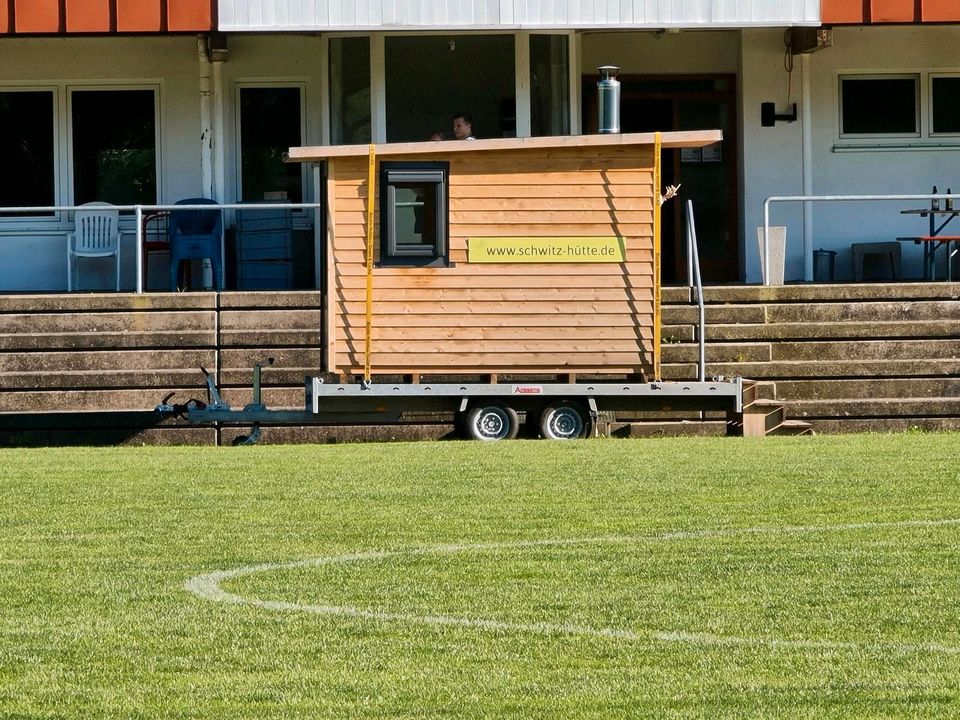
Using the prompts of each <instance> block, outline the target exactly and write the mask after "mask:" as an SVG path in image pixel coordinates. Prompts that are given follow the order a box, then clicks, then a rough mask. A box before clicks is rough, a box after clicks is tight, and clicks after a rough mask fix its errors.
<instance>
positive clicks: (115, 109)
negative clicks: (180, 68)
mask: <svg viewBox="0 0 960 720" xmlns="http://www.w3.org/2000/svg"><path fill="white" fill-rule="evenodd" d="M70 102H71V121H72V127H73V135H72V139H73V202H74V203H75V204H77V205H82V204H83V203H88V202H94V201H102V202H109V203H113V204H114V205H137V204H142V205H153V204H155V203H156V202H157V130H156V127H157V125H156V121H157V118H156V112H157V111H156V92H155V91H154V90H152V89H148V90H126V89H124V90H113V89H109V90H103V89H98V90H73V91H72V92H71V94H70Z"/></svg>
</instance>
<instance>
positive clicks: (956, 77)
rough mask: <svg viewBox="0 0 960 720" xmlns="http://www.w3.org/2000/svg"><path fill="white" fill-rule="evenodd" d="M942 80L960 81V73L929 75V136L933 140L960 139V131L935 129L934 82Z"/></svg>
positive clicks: (935, 73)
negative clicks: (936, 130)
mask: <svg viewBox="0 0 960 720" xmlns="http://www.w3.org/2000/svg"><path fill="white" fill-rule="evenodd" d="M940 78H947V79H954V80H960V72H958V71H954V72H948V71H939V70H938V71H937V72H931V73H929V77H928V78H927V97H928V98H929V101H928V102H927V122H928V127H929V135H930V137H932V138H953V137H960V130H957V131H954V132H935V131H934V128H933V99H934V98H933V81H934V80H936V79H940Z"/></svg>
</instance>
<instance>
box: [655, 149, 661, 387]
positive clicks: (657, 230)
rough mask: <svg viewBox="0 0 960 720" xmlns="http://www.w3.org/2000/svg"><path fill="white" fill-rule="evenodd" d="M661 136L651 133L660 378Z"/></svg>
mask: <svg viewBox="0 0 960 720" xmlns="http://www.w3.org/2000/svg"><path fill="white" fill-rule="evenodd" d="M661 142H662V140H661V137H660V133H654V134H653V377H654V379H655V380H658V381H659V380H660V321H661V316H660V307H661V298H660V182H661V181H660V175H661V158H660V150H661Z"/></svg>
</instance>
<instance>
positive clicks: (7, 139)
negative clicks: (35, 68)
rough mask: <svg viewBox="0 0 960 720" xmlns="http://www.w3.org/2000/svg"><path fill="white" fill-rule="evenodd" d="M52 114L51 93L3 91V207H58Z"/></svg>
mask: <svg viewBox="0 0 960 720" xmlns="http://www.w3.org/2000/svg"><path fill="white" fill-rule="evenodd" d="M53 115H54V106H53V92H52V91H49V90H43V91H34V90H30V91H20V90H13V91H8V90H3V91H0V128H2V132H0V205H3V206H6V207H29V206H34V207H36V206H45V205H55V204H56V203H55V194H54V187H55V181H54V176H55V172H56V171H55V168H54V149H53V148H54V131H53ZM4 217H10V214H9V213H4V214H3V215H0V219H3V218H4Z"/></svg>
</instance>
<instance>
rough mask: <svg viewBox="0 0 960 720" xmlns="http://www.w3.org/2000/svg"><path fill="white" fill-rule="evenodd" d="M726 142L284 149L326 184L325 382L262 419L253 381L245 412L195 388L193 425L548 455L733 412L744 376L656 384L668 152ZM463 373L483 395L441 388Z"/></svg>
mask: <svg viewBox="0 0 960 720" xmlns="http://www.w3.org/2000/svg"><path fill="white" fill-rule="evenodd" d="M720 140H721V133H720V132H719V131H693V132H674V133H662V134H661V133H638V134H622V135H621V134H608V135H590V136H574V137H545V138H518V139H497V140H475V141H439V142H436V141H433V142H419V143H396V144H386V145H379V146H372V145H371V146H359V145H351V146H322V147H302V148H292V149H291V150H290V153H289V161H291V162H306V163H317V164H319V165H320V166H321V167H322V168H323V171H324V176H325V178H326V182H325V200H324V204H325V213H326V252H325V259H324V271H325V282H324V296H325V302H324V326H323V328H322V341H323V345H324V347H323V358H324V361H323V364H324V367H323V368H322V369H321V371H322V372H321V374H323V375H324V376H325V377H326V378H328V379H329V378H332V379H333V380H334V382H323V381H321V380H320V379H319V378H307V379H306V406H305V409H304V410H303V411H283V410H268V409H266V408H265V407H264V406H263V405H262V404H261V403H260V401H259V368H257V371H256V372H255V380H254V383H255V388H254V389H255V393H254V402H253V403H252V404H251V405H248V406H246V407H245V408H244V409H243V410H232V409H230V408H229V406H227V405H225V404H224V403H222V402H221V401H220V397H219V394H218V393H217V389H216V388H215V387H214V386H213V383H212V382H211V381H210V380H209V379H208V389H209V391H210V400H211V403H210V404H208V405H206V406H204V407H201V406H200V405H199V404H195V405H194V406H193V407H187V408H186V414H187V417H188V418H189V419H190V420H191V421H193V422H227V423H246V424H251V425H254V433H253V434H252V435H251V439H255V438H256V435H257V434H258V432H259V428H258V425H259V424H260V423H264V424H267V423H276V424H279V423H283V424H290V423H295V424H307V423H310V424H327V423H349V424H355V423H386V422H398V421H402V420H403V418H404V415H405V414H408V413H411V412H422V411H448V412H452V413H454V414H455V415H456V418H457V425H458V427H459V428H460V429H461V431H462V432H463V434H465V435H466V436H468V437H473V438H477V439H490V440H493V439H502V438H510V437H514V436H516V434H517V432H518V426H519V423H518V417H519V413H522V414H524V415H525V417H526V418H527V422H528V425H530V426H532V427H535V428H537V429H538V430H539V434H541V435H543V436H544V437H548V438H556V439H561V438H573V437H582V436H584V435H586V434H588V433H589V430H590V427H591V425H592V421H593V420H595V419H596V417H597V414H598V413H599V412H602V411H617V410H634V411H635V410H644V409H700V410H727V411H730V412H740V411H741V410H742V406H741V402H742V399H741V387H742V386H741V383H740V382H739V380H733V381H716V382H705V381H701V382H663V381H661V379H660V267H659V266H660V254H659V253H660V243H659V221H660V204H661V196H660V193H659V191H658V188H659V187H660V156H661V148H687V147H689V148H695V147H702V146H705V145H709V144H712V143H715V142H718V141H720ZM466 376H478V377H481V378H483V379H484V381H483V382H466V383H464V382H450V381H449V380H450V379H451V378H462V377H466ZM396 378H403V379H404V382H397V381H396V380H395V379H396ZM558 378H559V379H560V381H558ZM587 378H589V380H587ZM356 380H359V382H356ZM384 380H387V382H384ZM434 380H436V381H437V382H433V381H434ZM497 380H504V382H497ZM166 407H167V408H169V407H170V406H166Z"/></svg>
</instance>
